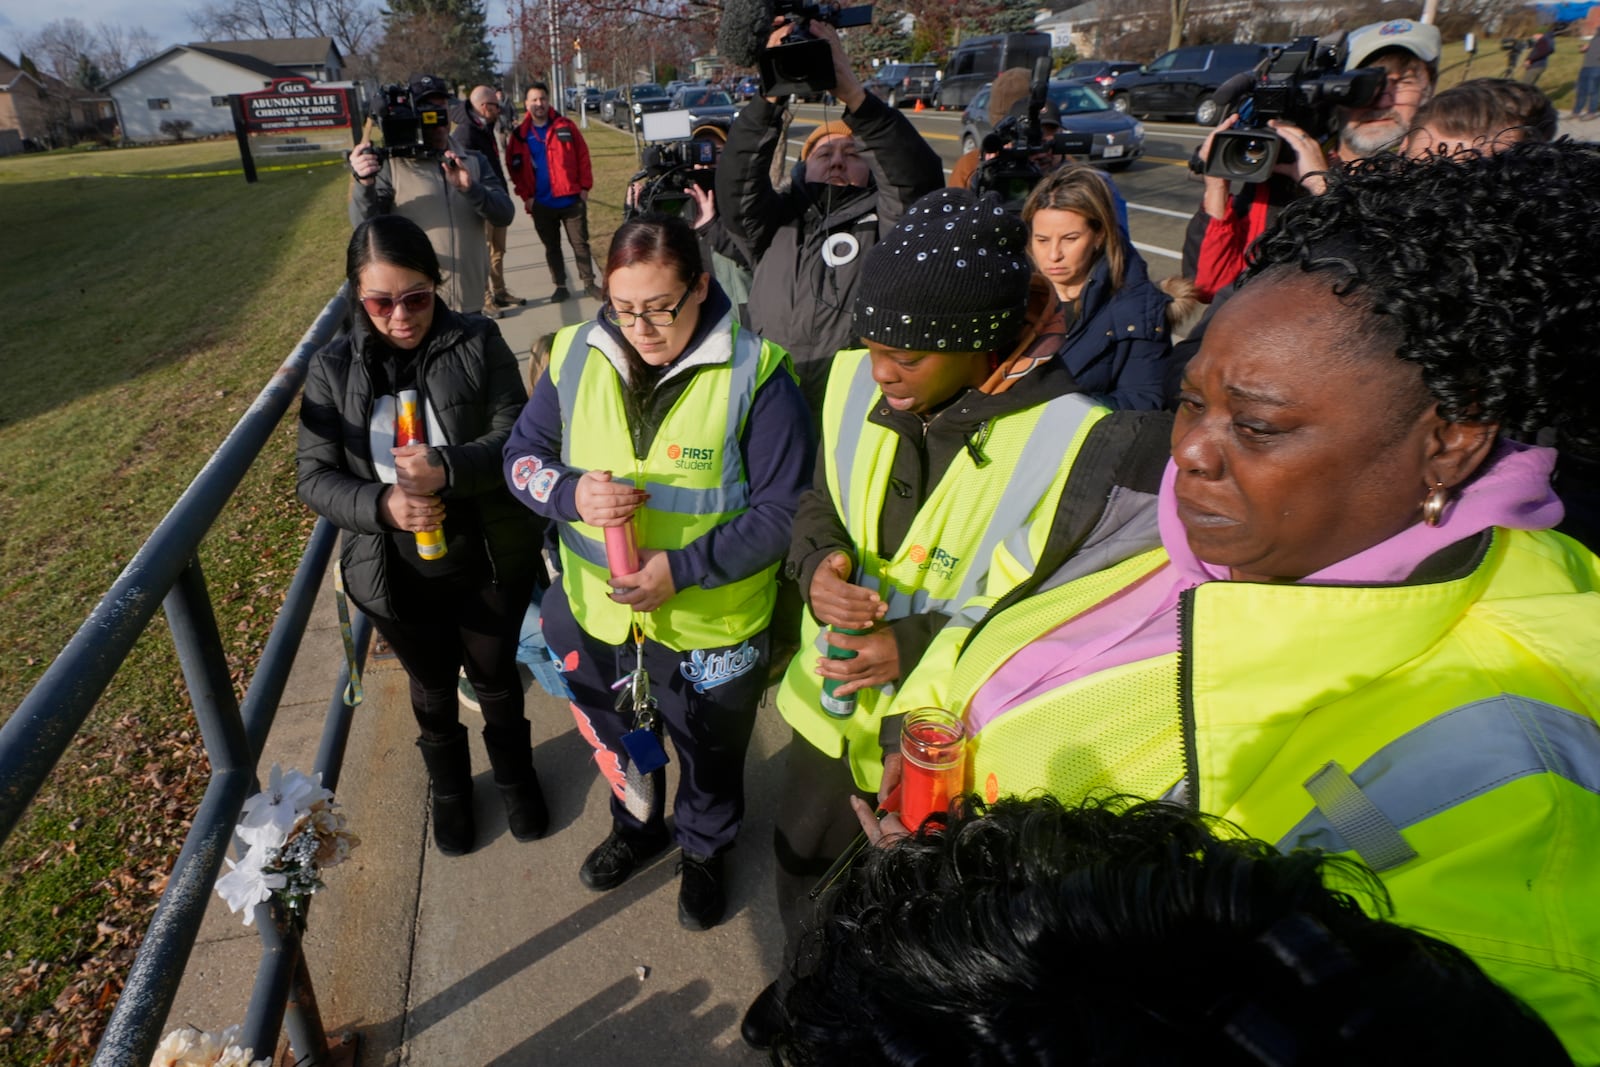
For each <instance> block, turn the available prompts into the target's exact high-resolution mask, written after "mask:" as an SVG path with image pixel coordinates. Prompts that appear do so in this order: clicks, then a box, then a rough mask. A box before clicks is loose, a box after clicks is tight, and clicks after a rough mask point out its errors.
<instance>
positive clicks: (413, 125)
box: [372, 85, 450, 160]
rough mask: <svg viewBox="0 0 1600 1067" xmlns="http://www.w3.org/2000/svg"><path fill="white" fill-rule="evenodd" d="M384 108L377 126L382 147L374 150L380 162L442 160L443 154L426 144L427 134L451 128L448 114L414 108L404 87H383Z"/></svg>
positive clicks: (429, 109) (439, 108) (428, 108)
mask: <svg viewBox="0 0 1600 1067" xmlns="http://www.w3.org/2000/svg"><path fill="white" fill-rule="evenodd" d="M382 93H383V108H382V110H380V111H379V112H378V126H379V128H380V129H382V130H383V146H382V147H381V148H380V147H374V148H373V149H372V151H373V153H374V154H376V155H377V157H378V158H379V159H388V158H390V157H391V156H392V157H394V158H396V159H435V160H438V159H443V158H444V150H443V149H441V148H432V147H430V146H429V144H428V136H427V134H428V131H430V130H433V129H436V128H439V127H443V128H444V129H446V130H448V129H449V128H450V113H449V112H448V111H447V110H446V109H445V108H444V107H443V106H442V105H441V106H438V107H432V106H430V107H417V106H416V102H415V101H414V100H412V98H411V89H410V88H409V87H408V86H405V85H385V86H384V87H383V89H382Z"/></svg>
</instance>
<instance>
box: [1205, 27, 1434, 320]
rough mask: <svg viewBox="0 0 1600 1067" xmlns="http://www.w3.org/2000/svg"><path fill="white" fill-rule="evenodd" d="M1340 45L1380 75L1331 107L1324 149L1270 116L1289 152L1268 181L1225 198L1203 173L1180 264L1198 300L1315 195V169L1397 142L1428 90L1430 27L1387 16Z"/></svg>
mask: <svg viewBox="0 0 1600 1067" xmlns="http://www.w3.org/2000/svg"><path fill="white" fill-rule="evenodd" d="M1348 45H1349V52H1348V57H1347V59H1346V62H1345V70H1346V71H1351V70H1356V69H1358V68H1361V67H1379V68H1382V69H1383V70H1384V71H1385V72H1386V74H1387V75H1388V79H1387V82H1386V83H1385V85H1384V87H1383V89H1382V90H1381V91H1380V92H1379V94H1378V97H1377V99H1375V100H1373V101H1372V103H1371V104H1370V105H1369V106H1367V107H1363V108H1340V109H1338V111H1337V119H1338V127H1339V135H1338V139H1337V143H1336V145H1335V148H1334V150H1333V151H1332V153H1331V155H1330V154H1329V153H1326V152H1324V151H1323V147H1322V145H1320V144H1318V143H1317V141H1316V140H1315V139H1314V138H1313V137H1311V136H1310V135H1309V134H1308V133H1307V132H1306V131H1305V130H1303V129H1301V128H1300V127H1298V126H1296V125H1294V124H1293V123H1289V122H1284V121H1280V120H1276V119H1274V120H1272V121H1271V122H1270V123H1268V125H1269V126H1270V127H1271V129H1272V130H1273V131H1274V132H1275V133H1277V135H1278V136H1279V137H1281V138H1282V139H1283V142H1284V144H1285V145H1286V146H1287V147H1288V148H1290V149H1292V150H1293V151H1292V158H1291V159H1289V160H1288V161H1287V162H1281V163H1279V164H1278V165H1277V167H1276V168H1274V170H1275V173H1274V175H1273V177H1272V178H1271V179H1270V180H1268V181H1265V182H1259V183H1253V184H1248V185H1246V186H1245V187H1244V189H1242V190H1241V191H1240V192H1239V193H1238V194H1237V195H1234V196H1230V195H1229V183H1228V181H1227V180H1226V179H1223V178H1217V177H1209V176H1208V177H1206V178H1205V194H1204V197H1203V198H1202V200H1201V208H1200V211H1199V212H1197V213H1196V215H1195V217H1194V220H1193V221H1191V222H1190V224H1189V235H1188V238H1187V239H1186V240H1185V242H1184V264H1183V266H1184V270H1183V273H1184V274H1185V275H1186V276H1188V277H1192V278H1193V279H1194V282H1195V286H1196V287H1197V288H1198V289H1199V290H1200V295H1201V298H1202V299H1204V300H1211V299H1212V298H1213V297H1214V296H1215V294H1216V293H1218V292H1219V291H1221V290H1222V289H1225V288H1226V287H1227V286H1228V285H1230V284H1232V282H1233V280H1234V279H1235V278H1237V277H1238V276H1239V275H1240V273H1241V272H1242V271H1243V270H1244V256H1245V250H1246V249H1248V248H1249V247H1250V244H1251V242H1253V241H1254V240H1255V239H1256V238H1257V237H1259V236H1260V235H1261V234H1262V233H1264V232H1265V231H1266V229H1267V227H1268V226H1269V225H1271V223H1272V221H1273V220H1274V219H1275V218H1276V217H1277V214H1278V212H1279V211H1280V210H1281V209H1282V208H1283V206H1284V205H1285V204H1287V203H1289V202H1290V201H1291V200H1294V199H1295V198H1297V197H1299V196H1303V195H1305V194H1306V193H1311V194H1317V193H1320V192H1321V191H1322V178H1321V173H1322V172H1323V171H1326V170H1328V169H1329V167H1330V165H1332V164H1336V163H1353V162H1355V161H1357V160H1360V159H1365V158H1366V157H1368V156H1374V155H1377V154H1378V153H1380V152H1387V151H1391V150H1394V149H1396V148H1398V147H1399V145H1400V142H1401V141H1402V140H1403V139H1404V138H1405V136H1406V134H1407V132H1408V131H1409V130H1410V129H1411V123H1412V120H1413V119H1414V118H1415V117H1416V113H1417V108H1419V107H1421V106H1422V105H1423V104H1425V103H1427V102H1428V100H1429V99H1430V98H1431V97H1432V96H1433V87H1434V83H1435V81H1437V79H1438V75H1439V52H1440V47H1441V39H1440V36H1439V29H1438V27H1436V26H1431V25H1428V24H1426V23H1422V22H1414V21H1412V20H1410V19H1389V20H1387V21H1385V22H1381V23H1373V24H1372V25H1369V26H1362V27H1361V28H1359V29H1356V30H1353V31H1351V33H1350V35H1349V38H1348ZM1236 122H1237V116H1236V115H1235V116H1230V117H1229V118H1227V119H1225V120H1224V121H1222V122H1220V123H1218V124H1217V127H1216V129H1214V130H1213V131H1212V132H1211V133H1210V134H1209V135H1207V137H1206V139H1205V142H1204V143H1203V144H1202V145H1201V146H1200V152H1199V158H1200V159H1201V160H1205V159H1208V158H1209V157H1210V153H1211V146H1212V144H1213V143H1214V142H1215V140H1216V136H1217V134H1218V133H1219V132H1221V131H1223V130H1226V129H1229V128H1231V127H1232V126H1233V125H1234V124H1235V123H1236ZM1284 155H1285V156H1290V155H1291V153H1287V152H1286V153H1284Z"/></svg>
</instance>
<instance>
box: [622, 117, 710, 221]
mask: <svg viewBox="0 0 1600 1067" xmlns="http://www.w3.org/2000/svg"><path fill="white" fill-rule="evenodd" d="M643 127H644V128H643V130H641V131H640V132H641V134H642V137H643V139H644V140H645V141H646V142H647V144H646V145H645V147H644V151H643V153H642V155H641V162H642V163H643V164H644V169H643V170H641V171H639V173H637V174H635V175H634V176H633V177H632V178H630V179H628V185H629V187H630V188H633V187H637V192H635V193H634V195H633V197H632V203H631V204H630V205H629V208H628V213H627V215H628V218H632V217H634V216H635V215H642V214H645V213H647V212H652V211H658V212H662V213H664V214H667V215H681V216H683V217H684V218H685V219H687V220H688V221H689V224H690V225H691V226H692V225H694V222H695V219H696V218H697V217H698V215H699V210H700V209H699V205H698V204H697V203H696V202H695V199H694V196H693V195H692V194H691V193H690V192H689V187H690V186H691V185H698V186H699V187H700V188H701V189H703V190H704V191H706V192H708V193H709V192H713V191H714V190H715V188H716V174H717V172H716V164H717V146H716V145H714V144H712V143H711V142H710V141H705V140H699V139H696V138H692V137H690V136H689V113H688V112H687V111H681V110H680V111H657V112H652V113H650V114H647V115H645V116H644V122H643ZM639 183H643V184H639Z"/></svg>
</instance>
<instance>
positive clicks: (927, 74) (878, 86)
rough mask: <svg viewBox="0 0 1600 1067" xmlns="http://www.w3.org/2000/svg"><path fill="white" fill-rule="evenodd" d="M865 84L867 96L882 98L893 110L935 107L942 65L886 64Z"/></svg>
mask: <svg viewBox="0 0 1600 1067" xmlns="http://www.w3.org/2000/svg"><path fill="white" fill-rule="evenodd" d="M864 84H865V85H866V89H867V92H869V93H873V94H874V95H876V96H879V97H881V98H882V99H883V101H884V103H886V104H888V105H889V106H890V107H905V106H906V105H907V104H915V103H919V102H920V103H923V104H931V103H933V98H934V95H935V94H936V93H938V91H939V65H938V64H937V63H885V64H884V65H883V66H881V67H879V68H878V69H877V70H876V71H874V72H873V75H872V77H870V78H868V79H867V80H866V82H865V83H864Z"/></svg>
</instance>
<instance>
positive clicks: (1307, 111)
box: [1205, 37, 1388, 182]
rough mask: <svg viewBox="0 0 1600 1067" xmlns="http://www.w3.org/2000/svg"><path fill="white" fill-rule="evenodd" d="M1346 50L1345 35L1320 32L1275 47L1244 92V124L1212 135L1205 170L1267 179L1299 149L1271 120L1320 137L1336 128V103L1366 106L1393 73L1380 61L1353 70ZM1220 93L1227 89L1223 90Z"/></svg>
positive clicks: (1253, 179)
mask: <svg viewBox="0 0 1600 1067" xmlns="http://www.w3.org/2000/svg"><path fill="white" fill-rule="evenodd" d="M1346 55H1347V47H1346V45H1345V42H1344V40H1343V38H1340V40H1339V41H1338V42H1337V43H1336V44H1328V45H1325V44H1322V43H1321V42H1320V41H1319V40H1318V39H1317V38H1315V37H1300V38H1298V39H1296V40H1295V41H1294V43H1293V44H1290V45H1287V46H1285V47H1282V48H1275V49H1273V51H1272V54H1271V55H1270V56H1268V57H1267V58H1266V59H1265V60H1264V61H1263V62H1262V66H1261V67H1258V68H1257V69H1256V72H1255V73H1254V74H1252V75H1250V76H1249V77H1250V81H1249V84H1248V85H1247V86H1246V87H1245V88H1244V90H1243V95H1242V96H1241V97H1240V98H1239V106H1238V108H1237V110H1238V113H1239V123H1238V125H1237V126H1235V127H1234V128H1233V129H1231V130H1221V131H1219V132H1218V133H1217V134H1216V135H1215V137H1214V138H1213V139H1212V142H1211V152H1210V154H1209V155H1207V156H1206V161H1205V174H1206V175H1207V176H1208V177H1213V178H1226V179H1228V180H1229V181H1242V182H1264V181H1266V180H1267V179H1268V178H1270V177H1271V176H1272V168H1273V167H1274V166H1276V165H1277V164H1278V163H1279V162H1280V161H1285V162H1287V161H1288V160H1292V159H1293V158H1294V149H1292V148H1290V147H1289V146H1288V145H1286V144H1285V143H1284V141H1283V138H1281V137H1279V136H1278V135H1277V134H1276V133H1274V132H1273V131H1272V129H1271V128H1270V127H1269V126H1268V125H1267V123H1268V122H1269V121H1270V120H1272V119H1281V120H1284V121H1288V122H1292V123H1294V124H1295V125H1296V126H1299V127H1300V128H1301V129H1303V130H1305V131H1306V132H1307V133H1308V134H1310V135H1311V136H1312V137H1314V138H1317V139H1319V140H1320V139H1322V138H1323V137H1326V136H1328V135H1330V134H1331V133H1333V132H1334V117H1335V109H1336V108H1340V107H1351V108H1354V107H1366V106H1368V105H1369V104H1371V103H1372V102H1373V101H1374V100H1376V99H1377V98H1378V97H1379V96H1380V95H1381V94H1382V93H1383V88H1384V85H1385V84H1386V82H1387V80H1388V74H1387V73H1386V72H1385V71H1384V70H1382V69H1381V68H1378V67H1359V68H1357V69H1356V70H1350V71H1347V70H1345V69H1344V64H1345V59H1346ZM1218 95H1219V96H1221V95H1223V94H1222V93H1221V91H1220V90H1219V92H1218Z"/></svg>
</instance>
